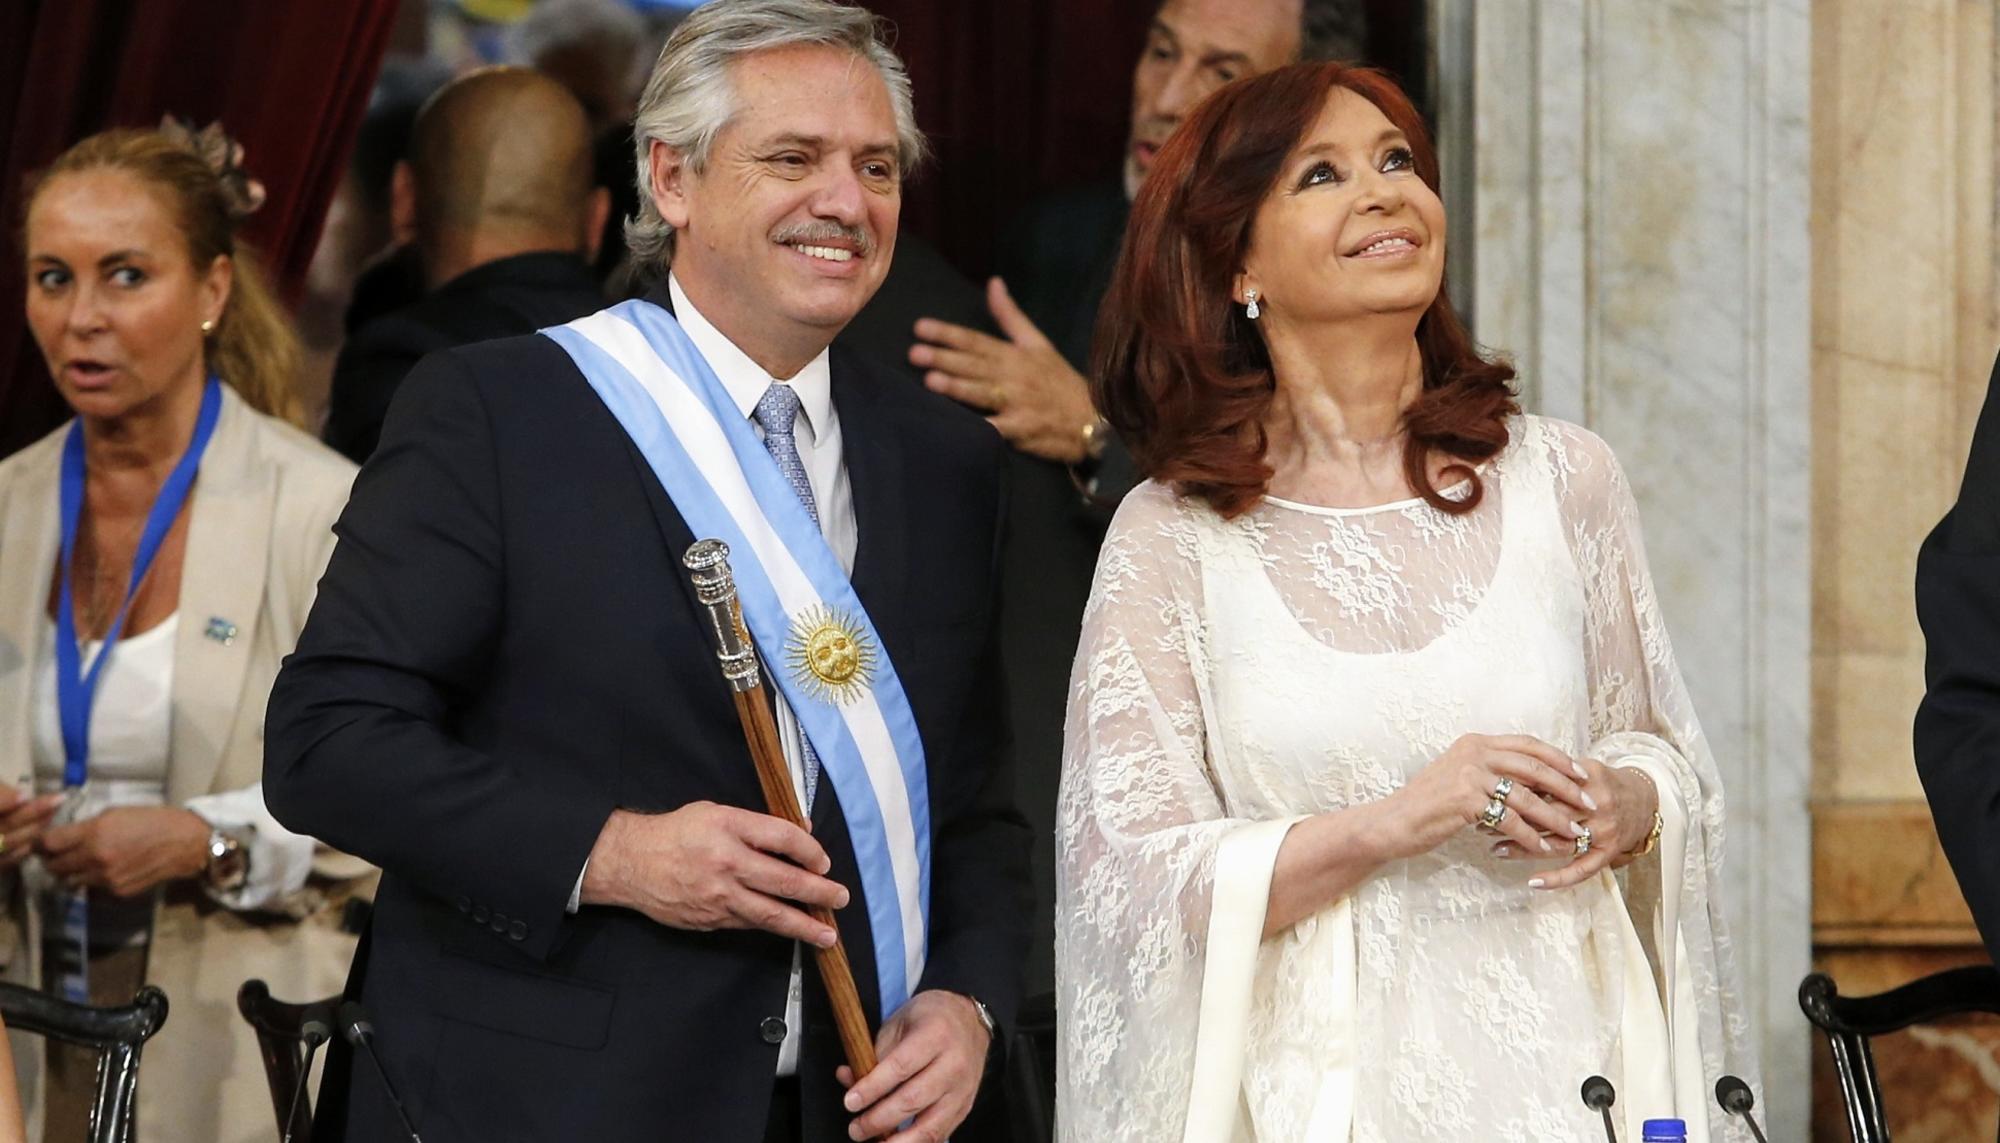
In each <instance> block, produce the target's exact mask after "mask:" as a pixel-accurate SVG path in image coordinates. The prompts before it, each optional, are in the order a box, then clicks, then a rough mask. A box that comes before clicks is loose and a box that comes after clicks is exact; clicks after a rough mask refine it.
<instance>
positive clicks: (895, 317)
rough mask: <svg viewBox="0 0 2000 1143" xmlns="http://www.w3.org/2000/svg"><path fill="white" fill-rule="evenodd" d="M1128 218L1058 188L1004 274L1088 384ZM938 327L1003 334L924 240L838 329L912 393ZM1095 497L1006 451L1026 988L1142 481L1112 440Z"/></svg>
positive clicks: (903, 251) (1084, 193)
mask: <svg viewBox="0 0 2000 1143" xmlns="http://www.w3.org/2000/svg"><path fill="white" fill-rule="evenodd" d="M1129 210H1130V207H1129V205H1128V204H1127V203H1126V201H1125V191H1124V187H1123V185H1122V184H1120V183H1119V182H1118V181H1116V180H1113V181H1109V182H1103V183H1091V184H1088V185H1085V186H1081V187H1076V188H1072V189H1069V190H1064V191H1058V192H1055V193H1053V194H1050V195H1047V196H1045V197H1043V198H1041V199H1038V200H1036V201H1035V202H1034V203H1032V204H1030V205H1029V206H1028V207H1027V208H1026V209H1025V210H1024V211H1023V212H1022V214H1021V216H1020V217H1019V218H1018V219H1016V220H1015V221H1014V222H1013V223H1012V224H1010V225H1009V227H1008V228H1007V233H1006V234H1005V236H1004V237H1003V239H1002V241H1001V243H1000V248H1001V251H1002V258H1001V261H1000V265H999V272H1000V276H1001V277H1002V278H1004V279H1005V280H1006V282H1007V288H1008V291H1009V292H1010V293H1011V294H1012V295H1013V297H1014V300H1015V301H1017V302H1019V303H1020V305H1021V308H1022V309H1023V310H1025V311H1026V312H1027V314H1028V317H1029V318H1030V319H1032V320H1033V321H1034V323H1035V325H1036V327H1037V328H1039V329H1040V330H1041V331H1042V332H1043V334H1045V335H1046V336H1047V337H1048V338H1049V340H1050V341H1051V342H1053V343H1054V344H1055V346H1056V348H1057V350H1059V351H1060V352H1061V353H1062V355H1063V356H1064V358H1066V359H1067V360H1068V361H1069V363H1070V365H1071V366H1072V367H1074V368H1075V369H1076V370H1077V371H1078V372H1080V373H1082V374H1084V375H1085V376H1086V377H1088V376H1089V375H1090V346H1091V338H1092V336H1093V334H1094V331H1095V329H1096V327H1097V311H1098V307H1099V306H1100V305H1101V304H1102V303H1103V300H1104V294H1105V291H1106V290H1107V289H1108V288H1109V287H1110V284H1111V272H1112V268H1113V267H1114V266H1115V265H1116V263H1117V259H1118V250H1119V246H1120V244H1121V242H1122V241H1123V239H1124V235H1125V219H1126V215H1127V214H1128V212H1129ZM920 317H932V318H938V319H940V320H943V321H948V322H953V323H955V324H958V325H963V326H970V327H972V328H974V329H978V330H981V331H982V332H985V333H988V334H991V335H993V336H996V337H997V336H1000V334H999V330H998V329H997V328H995V326H994V324H993V320H992V317H991V315H990V314H988V312H987V309H986V300H985V297H984V291H983V290H982V289H981V287H979V286H977V285H974V284H973V283H972V282H969V281H967V280H966V279H965V277H964V276H963V275H961V274H960V273H958V271H956V270H955V269H953V268H952V267H951V265H950V264H949V263H948V262H946V261H945V260H944V259H943V258H942V257H941V256H940V255H939V254H938V252H937V251H936V249H935V248H933V247H931V246H930V245H929V244H927V243H925V242H923V241H922V240H921V239H920V238H918V237H917V236H915V235H912V234H908V233H905V234H903V235H902V236H901V237H899V238H898V239H897V246H896V259H895V262H894V263H893V264H891V266H890V267H889V273H888V276H887V278H886V279H885V280H884V281H883V283H882V288H881V289H880V290H879V291H877V292H876V294H875V297H874V299H873V300H871V301H870V302H869V303H868V305H867V307H866V308H864V309H863V310H862V311H861V314H860V315H859V316H858V317H856V318H855V320H854V321H853V322H852V323H851V324H849V326H848V327H847V328H846V329H845V330H843V331H842V332H841V335H840V341H841V343H843V344H848V345H852V346H854V347H855V348H857V349H860V350H862V351H863V352H866V353H868V354H870V355H872V356H874V357H875V358H877V359H878V360H880V361H881V362H883V363H884V364H885V365H890V366H893V367H895V368H896V369H898V370H899V371H901V372H902V373H903V374H904V376H906V377H907V378H908V380H909V383H910V384H912V385H915V386H921V385H922V384H923V371H922V370H920V369H917V368H916V367H915V366H912V365H911V364H910V363H909V349H910V345H911V343H912V342H913V341H914V333H913V331H912V328H911V327H912V326H913V325H915V323H916V320H917V319H918V318H920ZM1097 478H1098V487H1097V498H1096V499H1094V500H1093V499H1086V498H1085V497H1084V496H1083V495H1082V494H1081V493H1080V492H1079V491H1078V489H1077V486H1076V483H1075V481H1074V480H1073V479H1072V478H1071V475H1070V471H1069V469H1068V468H1067V467H1066V466H1064V465H1061V464H1056V463H1054V462H1053V461H1047V460H1042V459H1040V458H1037V457H1032V456H1029V455H1027V454H1025V453H1021V452H1014V451H1011V450H1010V452H1009V454H1008V483H1009V487H1010V490H1011V494H1010V496H1009V511H1008V518H1007V540H1006V545H1005V550H1004V552H1003V554H1002V557H1001V561H1002V572H1001V584H1002V588H1001V591H1002V596H1001V599H1002V617H1001V647H1002V652H1003V656H1004V659H1005V662H1006V670H1007V694H1008V700H1009V708H1008V723H1009V726H1010V727H1011V730H1012V733H1013V738H1014V744H1015V757H1016V759H1017V760H1018V762H1017V765H1016V767H1015V771H1014V773H1015V788H1016V792H1015V796H1016V798H1017V800H1018V803H1019V805H1020V806H1021V809H1022V811H1023V812H1024V813H1025V814H1026V815H1027V819H1028V823H1029V825H1030V826H1031V827H1032V828H1033V831H1034V839H1035V841H1034V849H1033V884H1034V912H1033V915H1032V918H1031V921H1032V924H1031V928H1030V934H1031V938H1030V940H1029V943H1028V959H1027V965H1026V968H1027V989H1028V992H1029V993H1030V994H1034V993H1040V992H1048V991H1050V990H1051V989H1052V988H1053V987H1054V982H1055V957H1054V951H1055V818H1056V789H1057V786H1058V784H1059V783H1060V782H1061V779H1062V737H1063V715H1064V708H1065V706H1066V704H1067V702H1068V697H1069V673H1070V664H1071V662H1072V661H1073V660H1074V659H1075V657H1076V645H1077V640H1078V637H1079V635H1080V630H1081V627H1082V624H1083V607H1084V604H1085V602H1086V601H1087V600H1088V599H1089V596H1090V583H1091V578H1092V574H1093V573H1094V571H1095V570H1096V567H1097V550H1098V548H1099V546H1100V545H1102V543H1103V542H1104V532H1105V528H1106V527H1107V526H1108V525H1109V524H1110V521H1111V512H1112V509H1113V508H1115V507H1116V506H1117V502H1118V500H1120V499H1121V498H1123V496H1124V494H1125V493H1126V492H1128V491H1130V490H1131V488H1132V486H1133V484H1135V483H1136V482H1137V474H1136V472H1135V471H1134V470H1133V467H1132V463H1131V458H1130V456H1129V455H1128V454H1127V453H1126V452H1125V450H1124V449H1123V448H1122V447H1121V446H1119V445H1118V444H1117V442H1116V441H1113V442H1112V444H1111V447H1110V449H1109V450H1107V452H1106V455H1105V458H1104V461H1103V463H1102V465H1101V467H1100V469H1099V472H1098V474H1097Z"/></svg>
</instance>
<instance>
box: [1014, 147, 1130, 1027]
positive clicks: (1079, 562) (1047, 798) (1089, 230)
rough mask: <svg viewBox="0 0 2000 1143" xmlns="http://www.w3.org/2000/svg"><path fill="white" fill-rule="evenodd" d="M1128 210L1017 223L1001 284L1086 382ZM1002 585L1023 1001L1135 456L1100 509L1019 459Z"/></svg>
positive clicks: (1048, 927)
mask: <svg viewBox="0 0 2000 1143" xmlns="http://www.w3.org/2000/svg"><path fill="white" fill-rule="evenodd" d="M1127 210H1128V207H1127V205H1126V202H1125V192H1124V189H1123V187H1121V186H1120V185H1119V184H1118V183H1116V182H1110V183H1102V184H1091V185H1089V186H1085V187H1080V188H1076V189H1073V190H1068V191H1061V192H1057V193H1055V194H1051V195H1049V196H1047V197H1045V198H1043V199H1040V200H1038V201H1037V202H1035V203H1034V204H1033V205H1031V206H1030V207H1029V208H1028V209H1027V210H1026V211H1025V212H1024V213H1023V215H1022V216H1021V218H1020V220H1019V221H1018V222H1017V223H1016V224H1015V226H1014V227H1013V229H1012V231H1011V237H1009V238H1008V239H1006V240H1005V241H1003V242H1002V244H1001V250H1002V251H1003V253H1004V254H1005V257H1004V258H1003V259H1002V261H1001V264H1000V274H1001V277H1003V278H1004V279H1006V282H1007V288H1008V291H1009V292H1010V293H1011V294H1012V295H1013V296H1014V300H1015V301H1017V302H1019V303H1020V304H1021V308H1022V309H1023V310H1025V311H1026V312H1027V314H1028V316H1029V318H1031V319H1032V320H1033V321H1034V322H1035V325H1036V327H1037V328H1039V329H1040V330H1041V331H1042V332H1043V334H1045V335H1046V336H1047V337H1048V338H1049V340H1050V341H1052V342H1054V343H1055V346H1056V348H1057V349H1059V350H1061V352H1062V354H1063V356H1064V357H1065V358H1067V359H1068V360H1069V363H1070V364H1071V365H1072V366H1073V367H1074V368H1075V369H1076V370H1077V371H1078V372H1079V373H1082V374H1083V375H1084V376H1085V377H1088V376H1090V344H1091V338H1092V335H1093V332H1094V331H1095V329H1096V328H1097V311H1098V307H1099V306H1100V305H1101V304H1102V303H1103V301H1104V292H1105V290H1106V289H1108V288H1109V287H1110V284H1111V271H1112V267H1113V266H1114V265H1115V264H1116V262H1117V259H1118V248H1119V244H1120V242H1121V241H1122V240H1123V238H1124V234H1125V217H1126V214H1127ZM1009 476H1010V478H1011V488H1012V491H1013V496H1012V501H1011V504H1012V507H1011V510H1010V512H1009V516H1008V521H1007V528H1008V531H1007V545H1006V550H1005V553H1004V555H1003V557H1002V564H1003V570H1002V572H1001V582H1002V583H1003V584H1004V585H1005V586H1004V588H1003V590H1004V592H1005V596H1004V599H1005V609H1004V617H1003V624H1002V629H1001V649H1002V653H1003V655H1004V657H1005V660H1006V664H1007V696H1008V702H1009V705H1010V711H1009V716H1010V717H1009V722H1010V724H1011V726H1012V727H1013V732H1014V741H1015V756H1016V757H1017V758H1018V759H1019V760H1020V762H1019V765H1018V767H1017V769H1016V776H1017V777H1016V786H1017V790H1018V795H1017V796H1018V798H1019V800H1020V805H1021V808H1022V810H1023V812H1025V813H1026V814H1027V816H1028V823H1029V825H1030V826H1031V827H1032V828H1033V829H1034V831H1035V840H1036V844H1035V850H1034V887H1035V914H1034V930H1033V932H1034V937H1033V941H1032V943H1031V944H1030V946H1029V950H1028V964H1027V970H1028V991H1029V992H1030V993H1031V994H1032V993H1037V992H1046V991H1048V990H1050V989H1052V988H1053V987H1054V986H1055V983H1054V982H1055V957H1054V953H1055V840H1054V834H1055V822H1056V788H1057V786H1058V785H1059V783H1060V782H1061V780H1062V745H1063V741H1062V740H1063V714H1064V710H1065V707H1066V705H1067V703H1068V700H1069V675H1070V664H1071V663H1072V662H1073V661H1074V660H1075V659H1076V645H1077V639H1078V637H1079V635H1080V633H1081V629H1082V626H1083V606H1084V604H1085V602H1087V601H1088V599H1089V598H1090V583H1091V579H1092V576H1093V574H1094V573H1095V571H1096V569H1097V550H1098V548H1099V547H1100V546H1101V545H1102V544H1103V543H1104V531H1105V529H1106V528H1107V527H1108V526H1109V525H1110V522H1111V512H1112V510H1113V509H1114V508H1115V507H1116V506H1117V503H1118V501H1119V500H1120V499H1122V498H1123V497H1124V495H1125V493H1126V492H1128V491H1130V490H1131V488H1132V485H1133V484H1134V483H1135V482H1136V474H1135V473H1134V471H1133V468H1132V463H1131V458H1130V456H1129V455H1128V454H1127V453H1126V452H1125V450H1124V448H1123V447H1122V446H1120V445H1119V444H1118V443H1117V442H1116V441H1115V440H1114V441H1113V442H1112V443H1111V446H1110V447H1109V448H1108V449H1107V450H1106V452H1105V456H1104V459H1103V461H1102V462H1101V464H1100V466H1099V468H1098V471H1097V474H1096V476H1097V489H1096V493H1097V499H1095V500H1086V499H1085V498H1084V497H1083V495H1082V494H1081V493H1079V492H1078V490H1077V487H1076V484H1075V482H1074V480H1073V479H1072V478H1071V476H1070V472H1069V469H1068V468H1067V467H1065V466H1064V465H1060V464H1056V463H1054V462H1052V461H1046V460H1040V459H1037V458H1035V457H1031V456H1027V455H1025V454H1023V453H1019V452H1016V453H1014V454H1013V456H1012V462H1011V464H1010V465H1009Z"/></svg>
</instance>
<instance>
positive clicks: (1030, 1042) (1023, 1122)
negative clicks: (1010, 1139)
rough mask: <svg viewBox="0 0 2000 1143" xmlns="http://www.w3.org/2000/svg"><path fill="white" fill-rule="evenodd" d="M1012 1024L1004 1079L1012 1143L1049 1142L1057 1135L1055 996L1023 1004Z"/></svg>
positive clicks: (1043, 995) (1031, 1000)
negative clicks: (1011, 1128)
mask: <svg viewBox="0 0 2000 1143" xmlns="http://www.w3.org/2000/svg"><path fill="white" fill-rule="evenodd" d="M1015 1024H1016V1025H1017V1026H1016V1028H1015V1029H1014V1036H1013V1039H1011V1040H1010V1041H1008V1044H1007V1079H1006V1083H1007V1103H1008V1120H1009V1122H1011V1123H1012V1124H1013V1127H1014V1143H1049V1140H1051V1139H1054V1138H1055V1135H1056V1118H1055V1108H1056V1050H1057V1049H1056V994H1055V993H1053V992H1044V993H1041V994H1040V995H1038V996H1030V997H1028V998H1027V999H1026V1000H1024V1001H1022V1002H1021V1011H1020V1015H1019V1016H1017V1017H1016V1018H1015Z"/></svg>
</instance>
